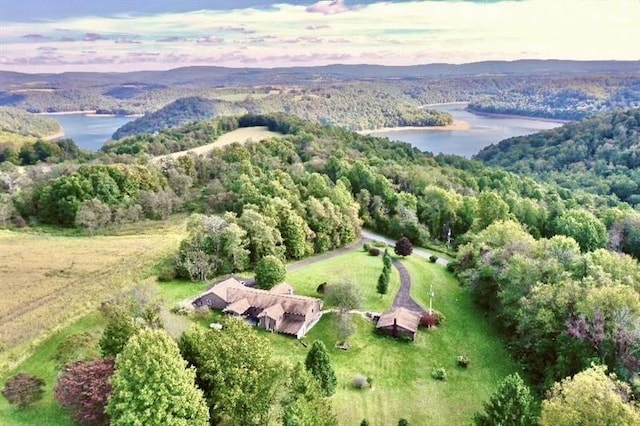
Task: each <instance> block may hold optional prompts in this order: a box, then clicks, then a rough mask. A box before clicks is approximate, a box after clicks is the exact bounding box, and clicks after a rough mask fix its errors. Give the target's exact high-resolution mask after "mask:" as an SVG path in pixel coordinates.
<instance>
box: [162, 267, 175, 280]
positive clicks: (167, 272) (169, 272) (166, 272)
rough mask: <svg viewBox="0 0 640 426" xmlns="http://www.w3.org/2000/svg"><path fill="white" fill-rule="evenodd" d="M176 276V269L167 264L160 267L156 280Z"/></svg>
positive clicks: (173, 278)
mask: <svg viewBox="0 0 640 426" xmlns="http://www.w3.org/2000/svg"><path fill="white" fill-rule="evenodd" d="M177 276H178V272H177V271H176V268H174V267H172V266H169V267H166V268H164V269H162V271H160V273H159V274H158V281H160V282H167V281H173V280H175V279H176V277H177Z"/></svg>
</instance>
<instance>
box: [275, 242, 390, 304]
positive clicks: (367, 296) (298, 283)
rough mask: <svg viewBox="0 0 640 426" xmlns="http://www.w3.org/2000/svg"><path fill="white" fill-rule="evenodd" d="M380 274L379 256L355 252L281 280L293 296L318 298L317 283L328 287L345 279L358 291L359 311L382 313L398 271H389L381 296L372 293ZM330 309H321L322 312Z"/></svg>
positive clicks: (296, 272) (380, 261)
mask: <svg viewBox="0 0 640 426" xmlns="http://www.w3.org/2000/svg"><path fill="white" fill-rule="evenodd" d="M381 272H382V256H369V255H368V254H367V253H366V252H364V251H362V250H358V251H354V252H351V253H347V254H344V255H342V256H338V257H334V258H333V259H328V260H326V261H322V262H318V263H314V264H312V265H309V266H307V267H305V268H302V269H299V270H297V271H295V272H290V273H288V274H287V276H286V278H285V281H286V282H288V283H289V284H291V286H292V287H293V288H294V290H295V293H296V294H300V295H303V296H311V297H322V295H320V294H318V293H317V292H316V289H317V288H318V285H319V284H320V283H323V282H326V283H328V284H332V283H336V282H339V281H343V280H348V281H351V282H352V283H354V284H355V285H357V286H358V288H359V289H360V292H361V294H362V297H363V299H364V300H363V305H362V309H366V310H369V311H376V312H382V311H384V310H386V309H388V308H389V307H390V306H391V303H392V302H393V299H394V297H395V295H396V293H397V292H398V288H399V287H400V277H399V275H398V271H396V269H395V268H392V270H391V282H390V283H389V291H388V292H387V294H386V295H385V296H382V297H381V296H380V295H379V294H378V292H377V291H376V285H377V283H378V277H379V276H380V273H381ZM330 307H331V306H325V309H326V308H330Z"/></svg>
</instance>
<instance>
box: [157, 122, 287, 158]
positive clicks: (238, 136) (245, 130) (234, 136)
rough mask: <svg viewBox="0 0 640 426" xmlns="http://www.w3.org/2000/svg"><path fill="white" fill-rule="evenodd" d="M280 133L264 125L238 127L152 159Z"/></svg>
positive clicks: (204, 152) (177, 155)
mask: <svg viewBox="0 0 640 426" xmlns="http://www.w3.org/2000/svg"><path fill="white" fill-rule="evenodd" d="M281 136H282V133H278V132H272V131H271V130H269V129H268V128H267V127H266V126H254V127H242V128H240V129H236V130H234V131H231V132H228V133H225V134H224V135H222V136H220V137H219V138H218V139H216V141H215V142H213V143H210V144H207V145H202V146H199V147H197V148H191V149H188V150H186V151H180V152H174V153H171V154H166V155H160V156H157V157H154V158H153V161H156V162H159V161H161V160H163V159H165V158H173V159H175V158H178V157H182V156H183V155H185V154H188V153H193V154H196V155H204V154H207V153H209V152H211V150H213V149H214V148H221V147H223V146H226V145H231V144H232V143H234V142H238V143H247V142H249V141H254V142H260V141H263V140H265V139H271V138H277V137H281Z"/></svg>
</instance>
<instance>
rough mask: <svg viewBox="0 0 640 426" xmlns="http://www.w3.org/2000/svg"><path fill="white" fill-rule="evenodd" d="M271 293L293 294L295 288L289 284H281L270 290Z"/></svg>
mask: <svg viewBox="0 0 640 426" xmlns="http://www.w3.org/2000/svg"><path fill="white" fill-rule="evenodd" d="M269 293H275V294H293V287H291V286H290V285H289V284H287V283H280V284H278V285H276V286H274V287H273V288H272V289H271V290H269Z"/></svg>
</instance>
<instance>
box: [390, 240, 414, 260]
mask: <svg viewBox="0 0 640 426" xmlns="http://www.w3.org/2000/svg"><path fill="white" fill-rule="evenodd" d="M394 251H395V252H396V254H397V255H398V256H403V257H406V256H409V255H410V254H411V253H412V252H413V245H412V244H411V241H409V239H408V238H407V237H402V238H400V239H399V240H398V241H397V242H396V246H395V248H394Z"/></svg>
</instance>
